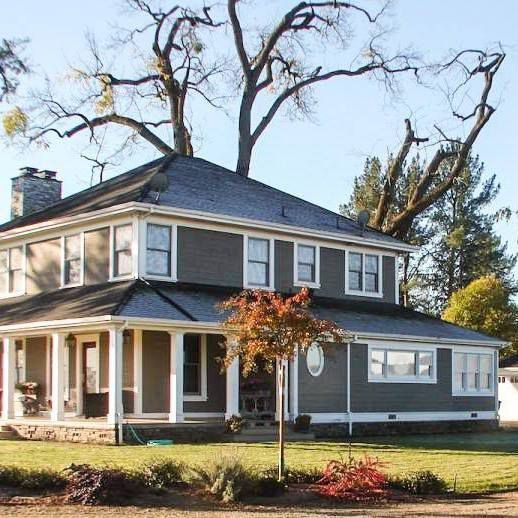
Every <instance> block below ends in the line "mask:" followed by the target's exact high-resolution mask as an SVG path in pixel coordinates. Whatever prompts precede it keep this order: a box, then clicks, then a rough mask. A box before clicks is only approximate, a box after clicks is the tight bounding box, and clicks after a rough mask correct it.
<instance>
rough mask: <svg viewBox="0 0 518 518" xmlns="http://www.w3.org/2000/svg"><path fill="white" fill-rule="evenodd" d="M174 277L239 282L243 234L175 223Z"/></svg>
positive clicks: (213, 282) (237, 284)
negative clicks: (176, 256) (176, 232)
mask: <svg viewBox="0 0 518 518" xmlns="http://www.w3.org/2000/svg"><path fill="white" fill-rule="evenodd" d="M178 280H179V281H182V282H193V283H200V284H210V285H214V286H232V287H234V286H235V287H240V286H242V285H243V236H240V235H237V234H229V233H226V232H216V231H212V230H202V229H196V228H187V227H178Z"/></svg>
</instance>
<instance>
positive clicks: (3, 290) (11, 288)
mask: <svg viewBox="0 0 518 518" xmlns="http://www.w3.org/2000/svg"><path fill="white" fill-rule="evenodd" d="M23 289H24V279H23V247H21V246H17V247H14V248H7V249H4V250H0V295H8V294H21V293H22V292H23Z"/></svg>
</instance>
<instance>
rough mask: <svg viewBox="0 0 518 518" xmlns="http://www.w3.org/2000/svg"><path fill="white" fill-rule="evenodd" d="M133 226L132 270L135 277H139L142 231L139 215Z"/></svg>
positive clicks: (134, 219) (135, 218)
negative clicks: (140, 235)
mask: <svg viewBox="0 0 518 518" xmlns="http://www.w3.org/2000/svg"><path fill="white" fill-rule="evenodd" d="M131 224H132V228H131V262H132V270H133V272H132V273H133V278H134V279H138V277H139V251H140V250H139V248H140V242H139V233H140V225H139V219H138V217H134V218H133V220H132V222H131Z"/></svg>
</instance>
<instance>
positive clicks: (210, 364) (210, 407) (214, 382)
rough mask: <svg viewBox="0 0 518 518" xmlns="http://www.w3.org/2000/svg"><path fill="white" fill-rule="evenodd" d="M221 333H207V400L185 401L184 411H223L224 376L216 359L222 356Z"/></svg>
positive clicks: (224, 395)
mask: <svg viewBox="0 0 518 518" xmlns="http://www.w3.org/2000/svg"><path fill="white" fill-rule="evenodd" d="M222 341H223V337H222V336H221V335H207V401H185V402H184V404H183V408H184V412H224V411H225V406H226V378H225V374H224V373H222V372H221V364H220V363H219V362H218V361H217V358H218V357H221V356H222V353H223V349H222V348H221V346H220V343H221V342H222Z"/></svg>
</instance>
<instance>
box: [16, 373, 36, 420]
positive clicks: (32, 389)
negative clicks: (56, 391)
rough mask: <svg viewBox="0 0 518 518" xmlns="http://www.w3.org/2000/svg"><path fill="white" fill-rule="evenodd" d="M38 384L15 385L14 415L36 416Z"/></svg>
mask: <svg viewBox="0 0 518 518" xmlns="http://www.w3.org/2000/svg"><path fill="white" fill-rule="evenodd" d="M39 387H40V386H39V384H38V383H37V382H36V381H24V382H21V383H17V384H16V385H15V386H14V389H15V415H16V416H23V415H27V414H32V415H33V414H37V413H38V411H39V403H38V392H39Z"/></svg>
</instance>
